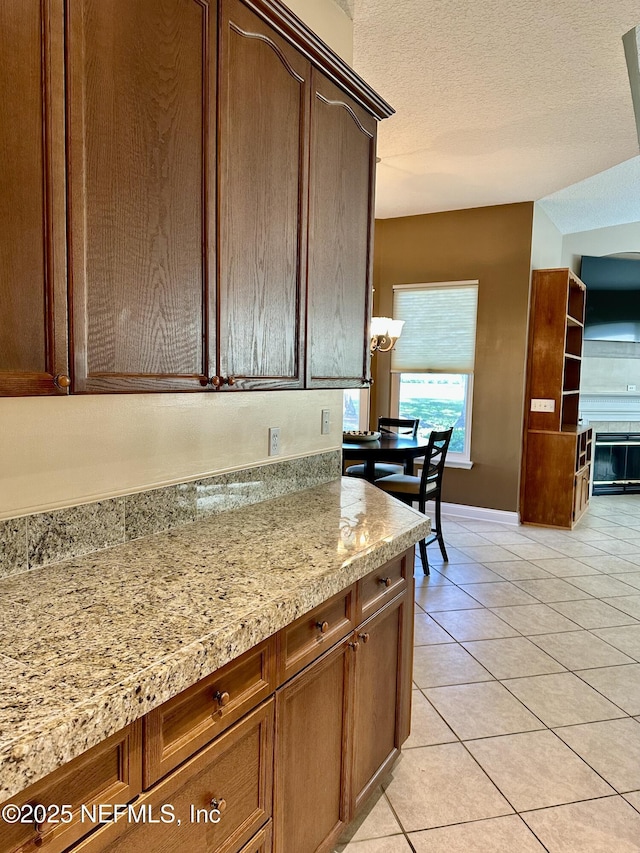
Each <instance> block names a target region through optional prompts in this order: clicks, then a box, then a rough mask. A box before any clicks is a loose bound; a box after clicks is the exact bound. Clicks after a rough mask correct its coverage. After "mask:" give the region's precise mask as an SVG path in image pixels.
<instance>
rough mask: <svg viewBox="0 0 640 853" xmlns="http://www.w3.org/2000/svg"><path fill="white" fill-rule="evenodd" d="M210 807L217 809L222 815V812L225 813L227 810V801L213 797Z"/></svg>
mask: <svg viewBox="0 0 640 853" xmlns="http://www.w3.org/2000/svg"><path fill="white" fill-rule="evenodd" d="M209 805H210V806H211V808H212V809H217V811H219V812H220V814H222V812H223V811H225V809H226V808H227V801H226V800H223V799H222V798H221V799H218V798H217V797H212V799H211V802H210V803H209Z"/></svg>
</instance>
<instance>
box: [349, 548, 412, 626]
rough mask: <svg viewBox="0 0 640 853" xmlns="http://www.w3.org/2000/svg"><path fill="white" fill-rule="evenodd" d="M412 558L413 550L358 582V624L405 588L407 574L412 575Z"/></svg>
mask: <svg viewBox="0 0 640 853" xmlns="http://www.w3.org/2000/svg"><path fill="white" fill-rule="evenodd" d="M412 558H413V549H411V551H407V552H406V553H405V554H403V555H402V556H400V557H396V559H394V560H390V561H389V562H388V563H385V564H384V566H380V568H379V569H376V571H375V572H371V574H369V575H367V576H366V577H364V578H362V580H360V581H358V599H359V602H360V607H359V609H360V612H359V614H358V622H362V621H363V620H364V619H368V618H369V616H372V615H373V614H374V613H375V612H376V610H379V609H380V608H381V607H382V606H383V605H384V604H386V603H387V601H391V599H392V598H394V597H395V596H396V595H397V594H398V593H399V592H401V591H402V590H403V589H404V588H405V587H406V585H407V572H408V571H409V573H410V574H413V562H412Z"/></svg>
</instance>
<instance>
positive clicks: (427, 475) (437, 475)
mask: <svg viewBox="0 0 640 853" xmlns="http://www.w3.org/2000/svg"><path fill="white" fill-rule="evenodd" d="M452 434H453V427H450V428H449V429H445V430H442V431H440V432H437V431H436V430H433V432H432V433H431V435H430V436H429V444H428V446H427V450H426V452H425V454H424V464H423V467H422V479H421V482H420V498H421V501H422V500H428V497H429V496H428V495H427V494H426V490H427V488H428V487H429V486H430V485H431V484H432V483H435V484H436V486H437V489H438V490H439V489H440V488H441V487H442V476H443V474H444V463H445V462H446V459H447V450H448V449H449V442H450V441H451V436H452Z"/></svg>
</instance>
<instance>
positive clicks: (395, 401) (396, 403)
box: [389, 279, 480, 469]
mask: <svg viewBox="0 0 640 853" xmlns="http://www.w3.org/2000/svg"><path fill="white" fill-rule="evenodd" d="M468 285H476V286H477V288H478V301H479V299H480V281H479V279H464V280H460V281H431V282H422V283H415V284H396V285H393V291H394V292H395V291H396V290H429V289H430V288H443V287H465V286H468ZM477 332H478V309H477V304H476V316H475V329H474V333H475V336H476V346H477ZM474 361H475V359H474ZM404 372H405V373H407V374H408V373H411V371H409V370H407V371H404ZM421 372H423V373H424V374H425V375H426V374H429V373H439V374H443V375H447V373H448V372H447V371H446V370H442V369H437V368H434V369H424V370H423V371H421ZM474 372H475V371H474V370H470V371H464V370H463V371H458V372H457V373H456V374H454V373H448V375H450V376H453V375H458V376H461V375H463V376H466V377H467V393H466V398H465V437H464V440H465V446H464V451H463V452H462V453H456V452H449V453H448V454H447V460H446V462H445V467H448V468H465V469H470V468H472V467H473V462H472V460H471V433H472V428H473V386H474ZM402 375H403V374H402V373H399V372H393V371H392V372H391V374H390V380H391V381H390V401H389V402H390V407H389V408H390V414H391V417H400V414H399V412H400V378H401V376H402ZM416 462H417V463H418V464H420V463H421V462H422V460H421V459H417V460H416Z"/></svg>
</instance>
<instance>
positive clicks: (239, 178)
mask: <svg viewBox="0 0 640 853" xmlns="http://www.w3.org/2000/svg"><path fill="white" fill-rule="evenodd" d="M310 75H311V67H310V64H309V62H308V61H307V60H306V59H305V58H304V56H303V55H302V54H301V53H300V52H298V51H297V50H295V49H294V48H293V47H291V45H289V44H288V43H287V42H286V41H284V39H282V38H280V36H278V34H277V33H276V32H275V31H274V30H273V29H272V28H271V27H270V26H269V25H268V24H266V23H265V22H264V21H262V20H261V19H260V18H259V17H257V16H256V15H255V14H253V12H251V11H249V9H247V7H246V6H244V5H243V4H242V3H241V2H239V0H223V2H222V4H221V28H220V55H219V90H218V91H219V104H218V106H219V112H218V122H219V134H218V138H219V151H218V169H219V171H218V175H219V183H218V192H219V202H218V203H219V215H218V227H219V243H218V246H219V286H218V311H219V339H218V340H219V350H218V365H219V368H218V369H219V373H220V375H221V377H222V381H223V382H224V386H225V387H229V381H228V380H229V377H232V380H231V381H232V384H233V387H235V388H300V387H302V386H303V383H304V361H303V352H304V328H303V327H304V324H303V317H304V293H303V291H304V280H303V274H304V262H303V261H304V258H305V252H306V192H307V163H308V125H309V92H310V85H309V82H310Z"/></svg>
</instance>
